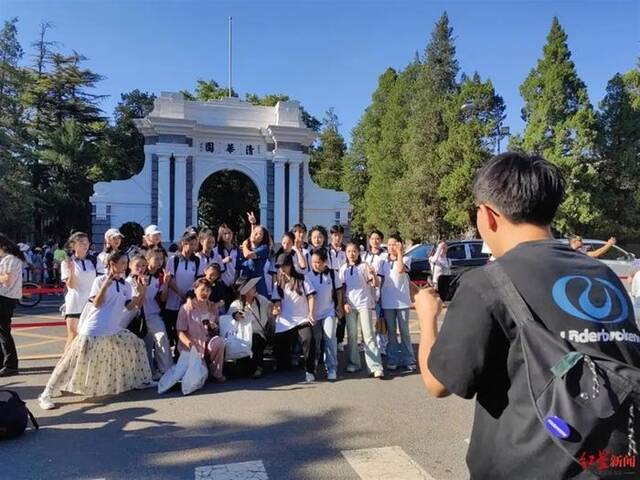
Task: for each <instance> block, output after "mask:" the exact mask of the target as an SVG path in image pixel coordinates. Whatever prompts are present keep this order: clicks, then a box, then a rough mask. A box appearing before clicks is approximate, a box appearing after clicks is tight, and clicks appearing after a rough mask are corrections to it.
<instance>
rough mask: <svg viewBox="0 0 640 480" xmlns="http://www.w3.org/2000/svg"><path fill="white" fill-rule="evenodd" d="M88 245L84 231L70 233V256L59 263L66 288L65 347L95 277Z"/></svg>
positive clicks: (93, 261) (73, 331) (86, 300)
mask: <svg viewBox="0 0 640 480" xmlns="http://www.w3.org/2000/svg"><path fill="white" fill-rule="evenodd" d="M89 245H90V242H89V236H88V235H87V234H86V233H83V232H76V233H74V234H72V235H71V236H70V237H69V240H68V241H67V248H68V250H67V253H68V254H70V256H68V257H67V258H66V260H64V261H63V262H62V263H61V264H60V276H61V279H62V281H63V282H64V283H65V286H66V288H67V293H66V294H65V296H64V320H65V323H66V324H67V343H66V344H65V347H64V348H65V349H66V348H67V347H68V346H69V344H70V343H71V342H72V341H73V339H74V338H76V335H78V320H79V319H80V314H81V313H82V310H83V309H84V307H85V305H86V304H87V303H88V302H89V294H90V293H91V287H92V286H93V281H94V280H95V279H96V277H97V272H96V270H97V262H96V261H95V259H91V258H89V256H88V252H89Z"/></svg>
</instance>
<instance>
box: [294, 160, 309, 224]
mask: <svg viewBox="0 0 640 480" xmlns="http://www.w3.org/2000/svg"><path fill="white" fill-rule="evenodd" d="M299 222H300V162H299V161H296V160H289V228H290V229H291V228H293V226H294V225H295V224H296V223H299ZM308 227H309V228H310V226H308Z"/></svg>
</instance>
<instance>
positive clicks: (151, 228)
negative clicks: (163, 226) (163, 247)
mask: <svg viewBox="0 0 640 480" xmlns="http://www.w3.org/2000/svg"><path fill="white" fill-rule="evenodd" d="M156 233H158V234H160V235H162V232H161V231H160V229H159V228H158V226H157V225H149V226H148V227H147V228H145V229H144V234H145V235H155V234H156Z"/></svg>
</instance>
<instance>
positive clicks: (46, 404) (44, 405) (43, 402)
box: [38, 393, 56, 410]
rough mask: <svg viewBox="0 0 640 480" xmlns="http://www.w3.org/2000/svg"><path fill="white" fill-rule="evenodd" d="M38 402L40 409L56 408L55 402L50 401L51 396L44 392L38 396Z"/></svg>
mask: <svg viewBox="0 0 640 480" xmlns="http://www.w3.org/2000/svg"><path fill="white" fill-rule="evenodd" d="M38 404H39V405H40V408H41V409H42V410H53V409H54V408H56V404H55V403H53V402H52V401H51V397H50V396H49V395H45V394H44V393H43V394H41V395H40V396H39V397H38Z"/></svg>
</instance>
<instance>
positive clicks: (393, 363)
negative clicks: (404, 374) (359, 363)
mask: <svg viewBox="0 0 640 480" xmlns="http://www.w3.org/2000/svg"><path fill="white" fill-rule="evenodd" d="M387 245H388V248H389V255H388V257H387V259H386V260H385V261H384V263H383V264H382V266H381V268H380V271H379V272H378V275H380V276H381V277H382V286H381V287H380V303H381V305H382V311H383V312H384V318H385V320H386V322H387V329H388V336H389V345H388V346H387V368H388V369H389V370H396V369H397V368H398V365H399V364H400V363H401V364H402V365H403V366H404V367H406V369H407V370H408V371H411V372H415V371H416V370H417V367H416V357H415V354H414V353H413V346H412V344H411V335H410V333H409V310H410V308H411V293H410V280H409V270H410V269H411V257H406V256H404V255H403V254H404V248H403V246H402V238H401V237H400V235H399V234H397V233H394V234H392V235H390V236H389V240H388V243H387ZM398 329H399V330H400V340H401V343H398V337H397V330H398Z"/></svg>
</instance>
